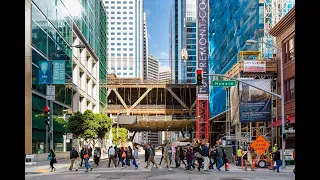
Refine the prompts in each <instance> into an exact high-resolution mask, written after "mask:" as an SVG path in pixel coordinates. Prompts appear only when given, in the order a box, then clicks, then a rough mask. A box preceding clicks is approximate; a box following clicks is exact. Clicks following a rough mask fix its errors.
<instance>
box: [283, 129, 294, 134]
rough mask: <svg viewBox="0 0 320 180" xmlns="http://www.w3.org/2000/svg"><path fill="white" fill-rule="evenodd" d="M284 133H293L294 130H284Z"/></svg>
mask: <svg viewBox="0 0 320 180" xmlns="http://www.w3.org/2000/svg"><path fill="white" fill-rule="evenodd" d="M284 132H285V133H295V132H296V130H294V129H287V130H284Z"/></svg>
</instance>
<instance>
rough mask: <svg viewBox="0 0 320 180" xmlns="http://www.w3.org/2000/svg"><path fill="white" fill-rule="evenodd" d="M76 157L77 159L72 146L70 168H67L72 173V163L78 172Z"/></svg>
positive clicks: (76, 153) (77, 154)
mask: <svg viewBox="0 0 320 180" xmlns="http://www.w3.org/2000/svg"><path fill="white" fill-rule="evenodd" d="M78 157H79V153H78V151H77V150H76V149H75V147H74V146H72V150H71V151H70V160H71V164H70V167H69V170H70V171H72V168H73V164H74V163H75V166H76V171H78V162H77V159H78Z"/></svg>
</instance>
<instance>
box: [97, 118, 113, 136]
mask: <svg viewBox="0 0 320 180" xmlns="http://www.w3.org/2000/svg"><path fill="white" fill-rule="evenodd" d="M95 119H96V121H97V123H98V128H97V129H96V131H97V136H98V138H99V139H100V140H101V141H102V139H103V138H104V137H105V136H106V134H107V132H108V131H109V130H110V128H111V127H112V125H113V120H112V119H111V118H110V117H108V116H106V115H105V114H102V113H99V114H96V115H95Z"/></svg>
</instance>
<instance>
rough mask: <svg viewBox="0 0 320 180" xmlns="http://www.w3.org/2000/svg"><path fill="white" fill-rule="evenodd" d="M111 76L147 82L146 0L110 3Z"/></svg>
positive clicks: (105, 2) (109, 42) (112, 1)
mask: <svg viewBox="0 0 320 180" xmlns="http://www.w3.org/2000/svg"><path fill="white" fill-rule="evenodd" d="M104 4H105V9H106V11H107V16H108V18H107V19H108V20H107V24H108V39H107V40H108V51H107V54H108V73H109V74H110V73H115V74H116V75H117V76H118V77H127V78H128V77H131V78H143V54H144V53H143V39H144V38H143V0H106V1H104Z"/></svg>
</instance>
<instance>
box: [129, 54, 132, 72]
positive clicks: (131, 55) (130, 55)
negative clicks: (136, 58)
mask: <svg viewBox="0 0 320 180" xmlns="http://www.w3.org/2000/svg"><path fill="white" fill-rule="evenodd" d="M129 56H133V54H132V53H130V54H129ZM130 70H131V69H130Z"/></svg>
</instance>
